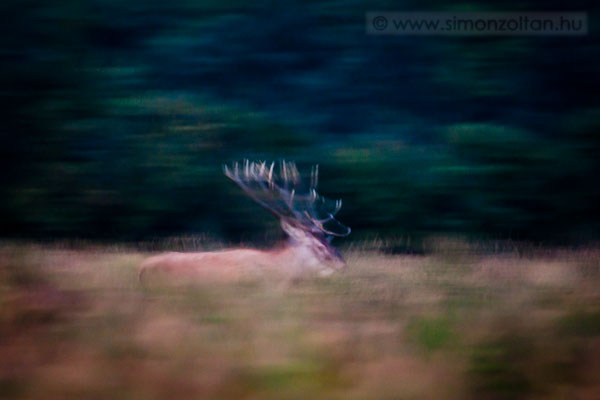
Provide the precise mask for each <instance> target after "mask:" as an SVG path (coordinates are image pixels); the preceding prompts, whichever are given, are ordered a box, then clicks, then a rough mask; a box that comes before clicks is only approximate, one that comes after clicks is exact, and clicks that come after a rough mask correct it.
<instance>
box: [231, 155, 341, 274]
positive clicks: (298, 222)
mask: <svg viewBox="0 0 600 400" xmlns="http://www.w3.org/2000/svg"><path fill="white" fill-rule="evenodd" d="M223 169H224V172H225V175H226V176H227V177H229V178H230V179H231V180H233V181H234V182H235V183H237V184H238V185H239V186H240V187H241V188H242V189H243V190H244V192H245V193H246V194H247V195H248V196H250V197H251V198H252V199H254V201H256V202H257V203H258V204H260V205H261V206H263V207H264V208H265V209H267V210H269V211H270V212H271V213H272V214H273V215H275V216H276V217H277V218H279V220H280V222H281V227H282V229H283V230H284V231H285V232H286V233H287V235H288V236H289V238H290V243H291V245H292V246H294V247H296V248H297V249H298V250H299V257H301V258H302V259H301V260H299V262H301V263H302V264H303V267H305V268H310V269H315V270H319V272H320V273H321V274H322V275H328V274H329V273H331V272H333V271H335V270H338V269H341V268H343V267H345V265H346V263H345V262H344V259H343V258H342V256H341V255H340V253H339V252H338V251H337V249H335V248H334V247H333V246H332V245H331V244H330V242H331V239H332V238H333V237H334V236H347V235H349V234H350V228H348V227H346V226H344V225H342V224H341V223H340V222H338V221H337V220H336V219H335V218H334V216H335V214H336V213H337V212H338V211H339V210H340V208H341V207H342V201H341V200H337V201H331V200H328V199H325V198H324V197H322V196H320V195H319V194H318V193H317V190H316V189H317V184H318V173H319V169H318V166H314V167H313V168H312V173H311V179H310V183H309V184H308V185H307V184H306V183H305V182H303V181H302V180H301V177H300V173H299V172H298V169H297V167H296V164H295V163H293V162H286V161H281V163H280V164H279V168H278V169H279V171H275V163H274V162H273V163H271V164H267V163H266V162H250V161H248V160H245V161H244V162H243V163H241V164H240V163H234V164H233V166H232V167H231V168H230V167H228V166H224V167H223Z"/></svg>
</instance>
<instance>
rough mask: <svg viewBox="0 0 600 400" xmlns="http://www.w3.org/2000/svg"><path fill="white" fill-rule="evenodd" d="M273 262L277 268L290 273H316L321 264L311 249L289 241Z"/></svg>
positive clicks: (306, 245)
mask: <svg viewBox="0 0 600 400" xmlns="http://www.w3.org/2000/svg"><path fill="white" fill-rule="evenodd" d="M274 261H275V262H276V263H277V266H278V267H280V268H284V269H286V270H288V271H290V272H292V273H301V272H304V271H317V270H318V269H319V266H320V264H321V262H320V260H319V259H318V257H317V255H316V254H315V252H314V250H313V248H312V247H311V246H310V245H309V244H306V243H299V242H297V241H294V240H289V241H288V242H287V243H286V245H285V247H284V248H283V249H281V250H278V251H277V253H276V258H275V259H274Z"/></svg>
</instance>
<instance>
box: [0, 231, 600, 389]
mask: <svg viewBox="0 0 600 400" xmlns="http://www.w3.org/2000/svg"><path fill="white" fill-rule="evenodd" d="M169 243H170V245H172V246H180V247H181V248H182V249H184V250H190V249H199V248H204V247H205V246H207V245H206V241H205V240H201V239H196V240H195V239H193V238H181V239H180V240H177V239H172V240H171V241H170V242H169ZM169 243H161V244H160V245H157V244H156V243H155V244H149V245H145V246H140V247H139V248H145V249H151V248H162V247H163V245H164V246H166V245H168V244H169ZM210 246H216V244H213V245H210ZM210 246H209V247H210ZM73 247H74V246H72V245H71V246H67V245H65V246H60V245H52V246H40V245H35V244H30V243H21V244H3V245H1V246H0V360H2V362H1V363H0V398H10V399H33V398H35V399H56V398H60V399H68V398H86V399H95V398H98V399H104V398H115V399H119V398H122V399H162V398H167V397H168V398H207V399H222V398H223V399H259V398H260V399H300V398H314V399H319V398H323V399H342V398H343V399H398V398H411V399H432V398H435V399H458V398H474V399H521V398H528V399H537V398H544V399H546V398H551V399H554V398H578V399H594V398H598V396H599V395H600V386H599V384H598V382H597V376H600V361H599V360H600V323H599V321H600V318H599V315H600V289H599V287H600V286H599V285H598V283H599V280H600V274H598V270H599V269H600V251H598V250H595V249H579V250H558V249H555V250H552V249H550V250H549V249H539V248H538V249H536V248H531V247H525V246H520V245H518V244H513V245H511V246H498V245H494V244H489V243H488V244H483V243H482V244H478V243H468V242H466V241H460V240H457V239H447V238H446V239H444V238H438V239H435V240H432V241H431V242H429V246H428V247H427V248H426V252H425V254H424V255H397V254H389V252H388V251H387V250H386V248H387V247H389V246H387V245H382V243H377V242H373V243H365V244H364V245H354V246H353V247H351V248H348V249H346V251H345V256H346V258H347V260H348V264H349V269H348V271H347V272H346V273H343V274H339V275H336V276H333V277H330V278H327V279H313V278H307V279H305V280H304V281H301V282H300V283H298V284H296V285H294V286H292V287H290V288H288V289H286V290H282V289H281V285H276V284H273V282H272V281H269V280H266V279H265V280H260V279H256V280H251V281H243V282H231V283H227V284H223V283H219V284H216V283H214V282H199V283H194V284H193V285H189V286H184V287H168V286H163V287H161V286H156V287H143V286H141V285H139V283H138V281H137V276H136V267H137V265H138V264H139V263H140V262H141V261H142V260H143V259H144V257H145V256H147V255H148V254H149V253H146V252H143V251H140V250H135V249H131V248H126V247H122V246H116V245H115V246H108V247H98V246H95V247H94V246H91V245H89V244H84V243H80V244H78V245H77V246H75V247H77V250H73V249H72V248H73ZM498 249H500V250H498Z"/></svg>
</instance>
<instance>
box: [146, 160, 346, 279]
mask: <svg viewBox="0 0 600 400" xmlns="http://www.w3.org/2000/svg"><path fill="white" fill-rule="evenodd" d="M225 174H226V175H227V176H228V177H229V178H231V179H232V180H234V181H235V182H236V183H237V184H238V185H239V186H241V187H242V189H243V190H244V191H245V192H246V193H247V194H248V195H249V196H250V197H252V198H253V199H254V200H255V201H257V202H258V203H259V204H261V205H262V206H263V207H265V208H267V209H268V210H269V211H271V212H272V213H273V214H275V215H276V216H277V217H279V218H280V220H281V227H282V229H283V230H284V231H285V232H286V233H287V235H288V236H289V240H288V242H287V243H286V245H285V246H284V247H282V248H278V249H273V250H266V251H265V250H258V249H242V248H240V249H230V250H223V251H213V252H201V253H176V252H171V253H165V254H160V255H157V256H152V257H150V258H148V259H147V260H146V261H144V262H143V263H142V265H141V266H140V270H139V278H140V281H142V280H143V279H145V278H146V276H147V275H149V274H151V275H152V276H161V277H167V278H174V279H176V280H183V281H189V280H193V281H196V280H200V281H230V280H240V279H245V278H252V277H263V276H269V277H278V278H281V279H284V280H290V279H296V278H299V277H301V276H303V275H307V274H316V275H320V276H327V275H331V274H332V273H333V272H335V271H336V270H340V269H342V268H344V267H345V265H346V263H345V262H344V260H343V258H342V256H341V255H340V253H339V252H338V251H337V250H336V249H335V248H334V247H333V246H331V244H330V243H329V237H330V236H334V235H336V236H342V235H346V234H348V233H349V231H350V230H349V228H346V227H343V225H341V224H339V223H338V222H337V221H335V220H334V219H333V215H334V214H335V212H337V211H338V210H339V208H340V207H341V201H338V202H336V203H335V209H334V210H328V211H327V212H326V217H325V218H318V217H317V214H318V211H317V210H316V208H315V202H317V201H320V202H321V203H323V204H324V203H325V200H324V199H323V198H321V197H319V196H318V195H317V193H316V191H315V186H316V174H315V175H314V176H313V184H312V185H311V190H310V192H309V193H308V194H306V195H296V188H295V187H294V188H289V186H290V180H292V179H293V180H294V181H293V182H292V183H294V184H296V185H297V184H298V183H299V174H298V171H297V169H296V167H295V165H294V164H293V163H286V162H283V164H282V167H281V175H282V180H283V183H284V185H285V186H283V187H281V186H280V185H278V184H276V183H275V179H274V175H273V164H271V167H270V168H267V167H266V165H265V163H261V164H256V163H252V164H250V163H249V162H246V164H245V168H244V169H243V171H242V173H240V171H239V167H238V165H237V164H235V165H234V171H233V172H232V171H231V170H229V169H228V168H227V167H226V168H225ZM330 221H335V222H336V223H337V224H338V227H340V226H341V227H343V228H344V229H346V230H347V231H346V232H345V233H342V234H339V233H336V232H332V231H330V230H327V229H326V228H325V227H324V226H323V224H324V223H327V222H330Z"/></svg>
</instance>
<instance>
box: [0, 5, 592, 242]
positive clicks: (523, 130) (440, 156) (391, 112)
mask: <svg viewBox="0 0 600 400" xmlns="http://www.w3.org/2000/svg"><path fill="white" fill-rule="evenodd" d="M54 3H55V4H52V2H44V1H37V0H33V1H22V0H21V1H4V2H2V5H1V6H0V8H1V12H0V15H2V20H3V22H2V24H1V25H0V30H1V35H0V58H1V60H2V61H1V64H0V80H1V86H0V87H1V90H0V101H1V107H0V114H1V115H0V118H1V121H2V123H1V125H0V126H1V131H0V134H1V138H0V143H1V144H0V171H2V172H1V174H0V177H1V178H0V221H1V225H0V237H1V238H30V239H56V238H86V239H99V240H111V241H113V240H114V241H117V240H144V239H149V238H155V237H164V236H170V235H188V234H209V235H211V236H213V237H216V238H219V239H223V240H227V241H237V240H240V239H241V240H245V239H249V240H253V239H254V238H259V239H260V238H265V237H268V235H269V234H270V233H269V232H276V229H275V228H276V221H274V220H273V219H271V218H270V217H269V215H268V213H267V212H265V211H262V210H261V209H260V208H259V207H258V206H257V205H254V204H253V203H252V202H251V200H249V199H248V198H247V197H245V196H244V195H243V194H242V192H241V191H240V190H239V189H238V188H237V187H236V186H235V184H233V183H232V182H230V181H229V180H228V179H226V178H225V177H224V176H223V174H222V170H221V166H222V164H223V163H227V162H231V161H234V160H239V159H242V158H255V159H266V160H272V159H282V158H285V159H288V160H296V161H297V162H298V164H299V166H300V167H301V168H302V169H304V170H309V167H310V165H311V164H313V163H318V164H319V165H320V171H321V180H320V187H321V193H322V194H323V195H326V196H328V197H334V198H337V197H341V198H343V200H344V207H343V208H342V211H341V212H340V213H339V214H338V217H339V219H340V220H341V221H343V222H344V223H345V224H347V225H349V226H351V227H352V228H353V234H352V235H351V236H350V237H349V238H348V239H349V240H360V239H364V238H368V237H373V236H375V235H378V236H380V237H415V238H418V237H424V236H429V235H444V234H461V235H466V236H469V237H477V238H502V239H514V240H532V241H540V242H544V243H553V244H580V243H586V242H589V241H596V240H598V239H599V236H600V185H599V184H598V177H599V176H600V99H599V97H598V93H600V74H599V71H600V54H599V52H598V50H599V49H600V46H599V41H598V34H597V29H596V28H597V22H598V18H597V10H596V9H595V8H594V6H592V4H593V3H591V2H590V3H587V2H578V1H572V2H569V4H568V5H565V4H564V3H562V2H543V3H540V5H536V4H535V3H532V2H512V3H511V2H500V1H498V2H485V3H477V2H462V3H455V4H448V3H442V2H437V1H433V2H427V3H420V2H402V3H398V2H366V1H352V0H351V1H293V2H271V1H252V2H250V1H229V2H220V1H180V2H164V1H148V2H140V1H122V0H118V1H117V0H102V1H84V2H82V1H62V2H54ZM373 10H399V11H409V10H417V11H453V10H458V11H465V10H468V11H543V10H545V11H557V10H564V11H586V12H588V13H589V26H590V33H589V34H588V35H587V36H575V37H568V36H567V37H556V36H550V37H518V36H515V37H493V36H487V37H419V36H386V37H383V36H372V35H366V34H365V12H367V11H373ZM261 235H262V236H261Z"/></svg>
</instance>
